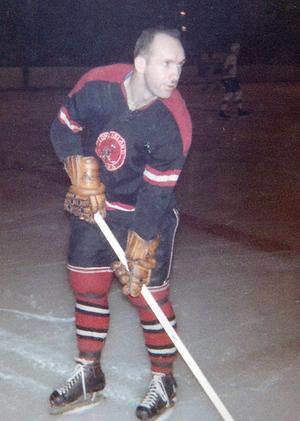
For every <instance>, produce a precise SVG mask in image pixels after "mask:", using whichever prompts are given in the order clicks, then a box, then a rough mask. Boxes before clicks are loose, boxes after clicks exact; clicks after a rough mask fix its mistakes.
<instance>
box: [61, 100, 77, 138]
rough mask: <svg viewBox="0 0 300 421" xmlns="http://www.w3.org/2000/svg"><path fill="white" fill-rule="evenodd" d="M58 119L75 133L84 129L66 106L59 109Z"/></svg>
mask: <svg viewBox="0 0 300 421" xmlns="http://www.w3.org/2000/svg"><path fill="white" fill-rule="evenodd" d="M58 119H59V121H60V122H61V124H63V125H65V126H67V127H69V129H70V130H71V131H72V132H73V133H78V132H81V131H82V127H81V126H80V124H78V123H77V122H76V121H74V120H72V119H71V117H70V115H69V111H68V110H67V109H66V107H64V106H63V107H61V109H60V111H59V114H58Z"/></svg>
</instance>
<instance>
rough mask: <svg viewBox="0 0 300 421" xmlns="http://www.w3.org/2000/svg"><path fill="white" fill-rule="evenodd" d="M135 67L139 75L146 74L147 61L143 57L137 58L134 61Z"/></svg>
mask: <svg viewBox="0 0 300 421" xmlns="http://www.w3.org/2000/svg"><path fill="white" fill-rule="evenodd" d="M134 67H135V69H136V71H137V72H138V73H144V71H145V67H146V60H145V58H144V57H142V56H137V57H136V58H135V59H134Z"/></svg>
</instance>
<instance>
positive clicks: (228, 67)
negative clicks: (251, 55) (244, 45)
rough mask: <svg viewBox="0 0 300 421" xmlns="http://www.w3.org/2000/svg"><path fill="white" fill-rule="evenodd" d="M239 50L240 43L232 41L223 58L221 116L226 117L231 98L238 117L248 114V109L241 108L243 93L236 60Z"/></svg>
mask: <svg viewBox="0 0 300 421" xmlns="http://www.w3.org/2000/svg"><path fill="white" fill-rule="evenodd" d="M239 52H240V44H239V43H234V44H231V46H230V53H229V55H228V56H227V57H226V59H225V63H224V75H223V80H222V82H223V85H224V88H225V95H224V98H223V101H222V104H221V109H220V111H219V116H220V117H222V118H226V117H228V116H227V114H226V111H227V108H228V105H229V102H230V101H231V100H232V99H233V101H234V102H235V104H236V105H237V109H238V115H239V116H240V117H243V116H246V115H248V114H249V112H248V111H245V110H243V103H242V99H243V93H242V90H241V87H240V83H239V80H238V74H237V61H238V55H239Z"/></svg>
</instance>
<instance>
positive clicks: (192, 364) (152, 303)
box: [94, 212, 234, 421]
mask: <svg viewBox="0 0 300 421" xmlns="http://www.w3.org/2000/svg"><path fill="white" fill-rule="evenodd" d="M94 219H95V222H96V223H97V225H98V227H99V228H100V230H101V231H102V233H103V235H104V236H105V238H106V239H107V241H108V242H109V244H110V245H111V247H112V249H113V250H114V252H115V253H116V255H117V257H118V258H119V260H120V262H121V263H122V264H123V265H124V266H125V267H126V268H127V269H128V265H127V259H126V256H125V252H124V250H123V249H122V247H121V246H120V244H119V242H118V240H117V239H116V237H115V236H114V234H113V233H112V231H111V229H110V228H109V226H108V225H107V223H106V222H105V220H104V219H103V218H102V216H101V215H100V213H99V212H97V213H96V214H95V215H94ZM142 296H143V297H144V299H145V301H146V302H147V304H148V305H149V307H150V308H151V310H152V311H153V313H154V314H155V316H156V317H157V319H158V320H159V322H160V323H161V325H162V327H163V328H164V329H165V331H166V333H167V334H168V336H169V337H170V339H171V341H172V342H173V344H174V345H175V346H176V348H177V350H178V352H179V353H180V354H181V356H182V358H183V359H184V361H185V362H186V364H187V365H188V367H189V368H190V370H191V371H192V373H193V374H194V376H195V377H196V379H197V380H198V382H199V383H200V385H201V386H202V388H203V389H204V391H205V393H206V394H207V396H208V397H209V399H210V400H211V401H212V403H213V404H214V406H215V408H216V409H217V410H218V411H219V414H220V415H221V417H222V418H223V420H225V421H234V419H233V418H232V416H231V415H230V413H229V412H228V410H227V409H226V407H225V406H224V404H223V402H222V401H221V399H220V398H219V396H218V395H217V394H216V392H215V391H214V389H213V388H212V386H211V385H210V384H209V382H208V380H207V379H206V377H205V375H204V374H203V372H202V371H201V370H200V368H199V366H198V365H197V363H196V361H195V360H194V358H193V357H192V356H191V354H190V353H189V351H188V350H187V348H186V347H185V345H184V344H183V342H182V341H181V339H180V338H179V336H178V335H177V333H176V331H175V329H174V328H173V327H172V325H171V324H170V322H169V320H168V319H167V317H166V316H165V314H164V313H163V311H162V310H161V308H160V307H159V305H158V304H157V302H156V300H155V299H154V297H153V295H152V294H151V292H150V291H149V289H148V288H147V287H146V286H145V285H143V287H142Z"/></svg>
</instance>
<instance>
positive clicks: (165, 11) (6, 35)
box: [0, 0, 300, 66]
mask: <svg viewBox="0 0 300 421" xmlns="http://www.w3.org/2000/svg"><path fill="white" fill-rule="evenodd" d="M180 11H185V13H186V14H185V15H181V14H180ZM299 23H300V2H299V0H194V1H192V0H181V1H176V0H63V1H61V0H1V5H0V66H20V65H29V66H51V65H53V66H54V65H55V66H60V65H62V66H68V65H84V66H86V65H88V66H89V65H91V66H93V65H98V64H106V63H110V62H115V61H130V60H131V57H132V51H133V46H134V42H135V40H136V38H137V37H138V35H139V34H140V32H141V31H142V30H143V29H144V28H146V27H149V26H155V25H160V24H161V25H166V26H171V27H177V28H179V29H180V30H181V31H182V34H183V38H184V43H185V47H186V51H187V56H188V61H189V62H191V63H195V62H197V60H198V58H199V55H200V54H201V52H203V51H205V50H211V51H214V52H218V51H220V52H221V51H224V50H226V48H227V46H228V44H229V43H230V42H234V41H238V42H241V44H242V51H241V57H240V62H241V63H268V64H277V63H282V64H286V63H290V64H293V63H299V62H300V25H299ZM184 27H185V28H186V30H184Z"/></svg>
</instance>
